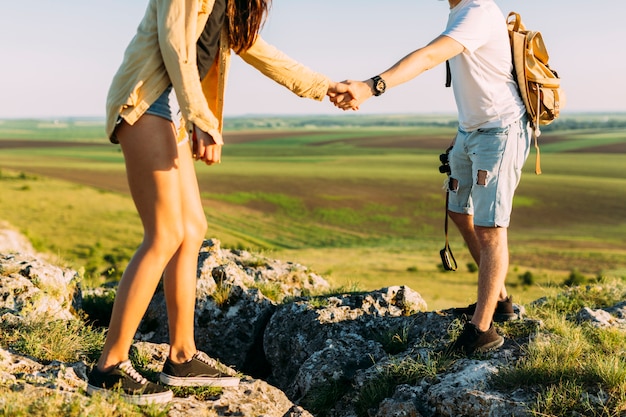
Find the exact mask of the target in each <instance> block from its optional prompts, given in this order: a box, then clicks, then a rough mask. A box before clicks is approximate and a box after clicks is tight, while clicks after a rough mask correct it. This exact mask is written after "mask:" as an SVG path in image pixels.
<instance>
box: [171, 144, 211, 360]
mask: <svg viewBox="0 0 626 417" xmlns="http://www.w3.org/2000/svg"><path fill="white" fill-rule="evenodd" d="M179 160H180V169H179V172H180V176H179V178H180V190H181V195H182V196H183V198H182V219H183V230H184V239H183V241H182V243H181V245H180V247H179V248H178V251H177V252H176V254H175V255H174V257H173V258H172V260H171V261H170V262H169V264H168V265H167V267H166V268H165V275H164V278H163V285H164V291H165V298H166V302H167V312H168V322H169V334H170V359H171V360H172V361H173V362H174V363H180V362H184V361H186V360H188V359H191V357H192V356H193V355H194V354H195V353H196V345H195V338H194V324H195V323H194V316H195V300H196V281H197V278H196V276H197V265H198V251H199V249H200V246H201V245H202V241H203V240H204V237H205V234H206V229H207V223H206V216H205V214H204V210H203V208H202V201H201V199H200V191H199V189H198V181H197V179H196V173H195V170H194V166H193V159H192V156H191V150H190V148H189V145H188V144H182V145H180V146H179Z"/></svg>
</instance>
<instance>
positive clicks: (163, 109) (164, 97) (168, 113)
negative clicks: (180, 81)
mask: <svg viewBox="0 0 626 417" xmlns="http://www.w3.org/2000/svg"><path fill="white" fill-rule="evenodd" d="M171 92H172V85H171V84H170V86H169V87H167V88H166V89H165V91H163V93H162V94H161V95H160V96H159V98H157V99H156V101H155V102H154V103H152V105H151V106H150V107H148V110H146V114H151V115H153V116H159V117H162V118H164V119H167V120H169V121H170V122H173V121H174V116H173V114H172V107H171V105H170V93H171Z"/></svg>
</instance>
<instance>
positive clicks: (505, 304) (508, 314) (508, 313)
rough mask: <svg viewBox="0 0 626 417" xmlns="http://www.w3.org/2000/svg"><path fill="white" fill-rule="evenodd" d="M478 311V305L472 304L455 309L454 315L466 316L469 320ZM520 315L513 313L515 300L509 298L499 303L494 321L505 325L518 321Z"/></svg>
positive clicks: (494, 314)
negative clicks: (507, 322) (505, 323)
mask: <svg viewBox="0 0 626 417" xmlns="http://www.w3.org/2000/svg"><path fill="white" fill-rule="evenodd" d="M475 311H476V303H474V304H470V305H468V306H467V307H458V308H455V309H454V314H455V315H457V316H462V315H465V316H467V318H468V320H471V319H472V316H473V315H474V312H475ZM517 318H518V315H517V314H516V313H515V311H513V299H512V298H511V297H510V296H509V297H507V298H506V299H505V300H504V301H498V304H497V305H496V311H494V313H493V321H495V322H496V323H503V322H505V321H510V320H517Z"/></svg>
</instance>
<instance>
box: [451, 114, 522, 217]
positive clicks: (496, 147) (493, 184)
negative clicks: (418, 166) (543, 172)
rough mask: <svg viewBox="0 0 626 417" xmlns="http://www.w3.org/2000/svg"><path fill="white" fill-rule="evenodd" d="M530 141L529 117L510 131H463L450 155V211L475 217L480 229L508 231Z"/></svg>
mask: <svg viewBox="0 0 626 417" xmlns="http://www.w3.org/2000/svg"><path fill="white" fill-rule="evenodd" d="M530 139H531V130H530V125H529V123H528V119H527V117H526V116H523V117H522V118H521V119H520V120H518V121H516V122H514V123H512V124H510V125H508V126H506V127H497V128H488V129H477V130H475V131H472V132H465V131H463V130H461V129H459V130H458V132H457V135H456V139H455V142H454V146H453V148H452V150H451V151H450V154H449V162H450V170H451V173H450V179H449V180H450V182H449V188H450V193H449V202H448V210H450V211H452V212H455V213H465V214H470V215H473V216H474V224H475V225H476V226H483V227H508V226H509V223H510V220H511V210H512V209H513V195H514V193H515V189H516V188H517V186H518V184H519V181H520V178H521V175H522V167H523V166H524V163H525V162H526V158H528V153H529V152H530Z"/></svg>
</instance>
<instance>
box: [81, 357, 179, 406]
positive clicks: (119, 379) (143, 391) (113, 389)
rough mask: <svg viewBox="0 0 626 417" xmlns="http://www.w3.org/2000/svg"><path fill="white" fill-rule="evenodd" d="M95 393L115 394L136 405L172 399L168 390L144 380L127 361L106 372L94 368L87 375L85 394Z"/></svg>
mask: <svg viewBox="0 0 626 417" xmlns="http://www.w3.org/2000/svg"><path fill="white" fill-rule="evenodd" d="M95 393H101V394H103V395H109V394H113V393H117V394H118V395H120V396H121V397H122V398H124V399H126V400H127V401H128V402H130V403H133V404H138V405H145V404H162V403H167V402H169V401H171V400H172V398H173V397H174V394H173V393H172V391H170V390H169V389H167V388H165V387H163V386H161V385H158V384H155V383H153V382H150V381H148V380H147V379H146V378H144V377H143V376H142V375H141V374H140V373H139V372H137V371H136V370H135V368H133V365H132V364H131V363H130V361H129V360H126V361H124V362H120V363H118V364H117V365H116V366H115V368H113V369H111V370H110V371H108V372H102V371H100V370H98V367H97V366H94V367H93V369H92V370H91V372H90V373H89V381H88V384H87V394H89V395H93V394H95Z"/></svg>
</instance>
